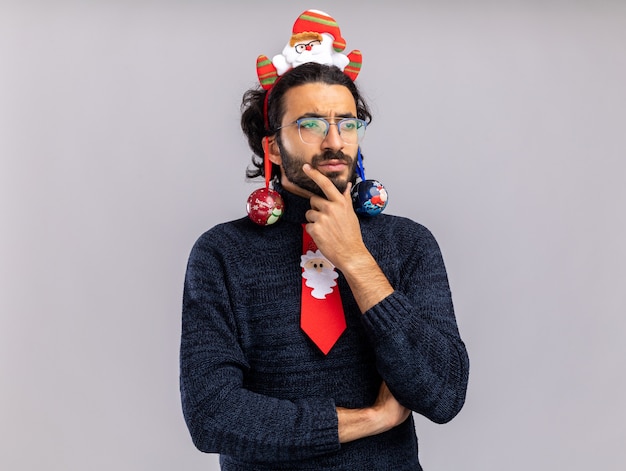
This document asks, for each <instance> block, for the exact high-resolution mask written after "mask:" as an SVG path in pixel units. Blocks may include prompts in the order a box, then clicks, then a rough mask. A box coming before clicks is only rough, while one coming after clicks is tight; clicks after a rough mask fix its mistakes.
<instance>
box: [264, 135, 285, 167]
mask: <svg viewBox="0 0 626 471" xmlns="http://www.w3.org/2000/svg"><path fill="white" fill-rule="evenodd" d="M266 139H267V141H268V146H267V147H268V152H267V158H268V159H269V160H270V162H272V163H273V164H276V165H281V164H282V163H283V159H282V157H281V156H280V149H279V148H278V144H277V143H276V135H274V136H269V137H266Z"/></svg>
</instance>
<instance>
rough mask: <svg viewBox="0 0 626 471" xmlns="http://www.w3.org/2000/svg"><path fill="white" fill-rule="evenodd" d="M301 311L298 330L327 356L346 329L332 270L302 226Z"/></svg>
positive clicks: (332, 267)
mask: <svg viewBox="0 0 626 471" xmlns="http://www.w3.org/2000/svg"><path fill="white" fill-rule="evenodd" d="M301 261H302V262H301V264H300V266H301V267H302V307H301V316H300V327H301V328H302V330H303V331H304V332H305V333H306V334H307V335H308V336H309V337H310V338H311V340H313V342H315V344H316V345H317V346H318V347H319V349H320V350H321V351H322V352H323V353H324V355H326V354H328V352H329V351H330V349H331V348H332V347H333V345H335V342H337V339H339V337H340V336H341V334H342V333H343V331H344V330H345V329H346V318H345V316H344V314H343V305H342V303H341V295H340V294H339V286H337V277H338V276H339V275H338V274H337V272H336V271H335V267H334V266H333V264H332V263H330V262H329V261H328V260H327V259H326V258H325V257H324V256H323V255H322V253H321V252H320V251H319V250H318V249H317V246H316V245H315V242H314V241H313V239H312V238H311V236H310V235H309V233H308V232H307V231H306V228H305V226H304V225H303V226H302V258H301Z"/></svg>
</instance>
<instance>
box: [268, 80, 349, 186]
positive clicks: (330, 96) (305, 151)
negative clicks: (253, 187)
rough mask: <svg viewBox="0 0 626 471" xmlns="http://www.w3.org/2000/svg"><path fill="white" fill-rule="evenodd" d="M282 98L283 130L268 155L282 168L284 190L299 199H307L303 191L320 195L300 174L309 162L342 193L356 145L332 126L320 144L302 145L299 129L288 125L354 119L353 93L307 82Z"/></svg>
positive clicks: (342, 87)
mask: <svg viewBox="0 0 626 471" xmlns="http://www.w3.org/2000/svg"><path fill="white" fill-rule="evenodd" d="M283 99H284V107H285V114H284V115H283V119H282V122H281V126H286V127H284V128H283V129H281V130H280V131H279V133H280V136H279V138H278V136H277V139H276V146H275V148H274V151H273V152H272V153H271V155H270V159H271V160H272V162H273V163H275V164H278V165H280V166H281V170H282V178H281V184H282V186H283V188H285V189H286V190H288V191H291V192H292V193H295V194H299V195H301V196H308V195H307V194H306V191H310V192H312V193H316V194H322V193H321V190H320V189H319V187H318V186H317V184H315V183H314V182H313V181H312V180H311V179H310V178H309V177H307V176H306V175H305V174H304V172H303V171H302V165H303V164H305V163H309V164H311V166H312V167H313V168H316V169H317V170H319V171H320V172H321V173H323V174H324V175H326V176H327V177H328V178H329V179H330V180H331V181H332V182H333V183H334V184H335V186H336V187H337V188H338V189H339V191H341V192H343V191H344V190H345V189H346V186H347V184H348V182H350V181H352V182H353V181H354V170H355V167H356V156H357V150H358V143H356V142H354V143H346V142H345V141H344V140H343V139H342V137H341V136H340V135H339V132H338V129H337V126H334V125H331V126H330V127H329V129H328V134H327V135H326V137H324V138H323V139H319V142H314V143H305V142H303V141H302V139H301V138H300V135H299V132H298V126H297V125H295V124H294V125H290V124H291V123H293V122H295V121H296V120H297V119H300V118H305V117H321V118H325V119H326V120H327V121H329V122H330V123H336V122H337V121H339V120H341V119H343V118H355V117H356V113H357V111H356V103H355V102H354V98H353V97H352V93H350V90H348V89H347V88H346V87H344V86H342V85H327V84H324V83H309V84H306V85H300V86H297V87H294V88H291V89H289V90H287V92H286V93H285V96H284V97H283ZM302 190H306V191H302Z"/></svg>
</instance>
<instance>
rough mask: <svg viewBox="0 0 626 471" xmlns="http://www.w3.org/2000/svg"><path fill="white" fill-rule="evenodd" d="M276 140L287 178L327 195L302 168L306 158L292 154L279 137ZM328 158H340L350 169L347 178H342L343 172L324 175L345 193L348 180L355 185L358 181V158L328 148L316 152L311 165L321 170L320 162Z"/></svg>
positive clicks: (317, 193) (300, 185) (321, 194)
mask: <svg viewBox="0 0 626 471" xmlns="http://www.w3.org/2000/svg"><path fill="white" fill-rule="evenodd" d="M276 141H277V144H278V148H279V150H280V156H281V159H282V171H283V172H284V176H285V178H287V180H289V181H290V182H291V183H293V184H294V185H297V186H298V187H300V188H302V189H304V190H308V191H310V192H311V193H314V194H316V195H319V196H324V197H325V195H324V192H323V191H322V189H321V188H320V187H319V186H318V185H317V183H315V182H314V181H313V180H311V179H310V178H309V177H308V176H307V175H306V174H305V173H304V171H303V170H302V166H303V165H304V163H305V161H304V159H302V158H301V157H298V156H296V155H293V154H290V153H289V152H287V151H286V150H285V148H284V147H283V146H282V143H281V142H280V140H279V139H277V140H276ZM328 160H340V161H342V162H345V163H346V164H347V166H348V168H349V169H350V172H349V173H348V177H347V179H344V178H342V174H343V172H329V173H324V175H325V176H326V177H327V178H328V179H329V180H330V181H331V182H333V184H334V185H335V187H336V188H337V190H339V192H341V193H343V192H344V191H346V188H347V187H348V182H352V184H353V185H354V183H355V181H356V173H355V169H356V159H353V158H352V157H350V156H349V155H346V154H344V153H343V152H342V151H338V152H333V151H330V150H327V151H325V152H324V153H322V154H316V155H314V156H313V158H312V159H311V167H313V168H315V169H317V170H319V168H318V166H319V164H320V163H321V162H325V161H328Z"/></svg>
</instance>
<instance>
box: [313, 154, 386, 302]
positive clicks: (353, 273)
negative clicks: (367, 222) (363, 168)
mask: <svg viewBox="0 0 626 471" xmlns="http://www.w3.org/2000/svg"><path fill="white" fill-rule="evenodd" d="M302 169H303V171H304V173H306V174H307V175H308V176H309V177H310V178H311V179H312V180H313V181H314V182H315V183H317V185H318V186H319V187H320V188H321V189H322V191H323V192H324V194H325V195H326V198H322V197H321V196H316V195H313V194H311V195H310V200H311V210H310V211H307V213H306V218H307V221H309V223H308V224H307V225H306V230H307V232H308V233H309V234H310V235H311V237H312V238H313V240H314V241H315V243H316V244H317V247H318V248H319V249H320V251H321V252H322V253H323V254H324V256H325V257H326V258H327V259H328V260H329V261H330V262H331V263H332V264H333V265H335V266H336V267H337V268H338V269H339V270H340V271H341V272H342V273H343V275H344V276H345V278H346V281H347V282H348V284H349V285H350V289H351V290H352V294H353V295H354V299H355V300H356V302H357V304H358V305H359V309H360V310H361V312H362V313H364V312H366V311H367V310H368V309H370V308H371V307H372V306H374V305H375V304H377V303H379V302H380V301H381V300H383V299H384V298H386V297H387V296H389V295H390V294H391V293H393V287H392V286H391V284H390V283H389V280H388V279H387V277H386V276H385V274H384V273H383V272H382V270H381V269H380V267H379V266H378V263H376V260H374V257H372V254H371V253H370V252H369V250H368V249H367V247H366V246H365V243H364V242H363V237H362V236H361V226H360V224H359V219H358V218H357V216H356V213H355V212H354V210H353V209H352V198H351V197H350V189H351V188H352V185H351V184H348V186H347V188H346V190H345V191H344V192H343V193H340V192H339V190H338V189H337V187H336V186H335V185H334V184H333V182H332V181H330V179H328V178H327V177H326V176H325V175H324V174H322V173H321V172H319V171H317V170H315V169H314V168H312V167H311V166H310V165H309V164H304V166H303V167H302Z"/></svg>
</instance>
